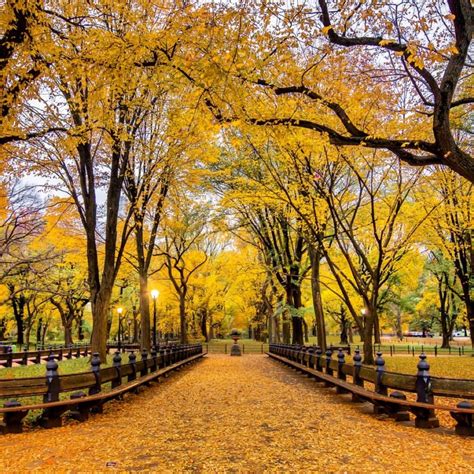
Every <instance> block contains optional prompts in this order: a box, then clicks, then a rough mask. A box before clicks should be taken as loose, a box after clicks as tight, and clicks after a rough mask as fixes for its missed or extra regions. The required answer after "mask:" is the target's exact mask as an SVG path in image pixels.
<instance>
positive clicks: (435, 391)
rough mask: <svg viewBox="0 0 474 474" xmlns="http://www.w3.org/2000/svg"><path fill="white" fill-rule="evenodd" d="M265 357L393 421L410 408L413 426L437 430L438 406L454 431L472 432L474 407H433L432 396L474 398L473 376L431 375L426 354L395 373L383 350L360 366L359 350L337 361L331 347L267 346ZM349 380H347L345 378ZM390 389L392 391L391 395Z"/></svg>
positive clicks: (405, 417) (340, 354) (464, 403)
mask: <svg viewBox="0 0 474 474" xmlns="http://www.w3.org/2000/svg"><path fill="white" fill-rule="evenodd" d="M268 355H270V356H271V357H274V358H277V359H278V360H280V361H281V362H284V363H289V364H290V365H292V366H294V367H296V368H299V369H302V370H303V371H305V372H307V373H309V374H310V375H312V376H314V377H315V378H316V379H320V380H322V381H324V382H325V383H326V385H327V386H329V387H330V386H335V387H336V389H337V393H352V397H353V398H352V399H353V401H361V400H362V401H369V402H371V403H372V404H373V405H374V411H375V412H376V413H387V414H389V415H390V416H393V417H394V418H395V420H397V421H402V420H403V421H407V420H408V419H409V412H411V413H413V414H414V415H415V417H416V418H415V425H416V426H418V427H422V428H435V427H438V426H439V420H438V418H437V417H436V415H435V411H436V410H445V411H446V410H447V411H449V412H450V414H451V416H452V417H453V418H454V419H455V420H456V422H457V425H456V432H457V433H459V434H462V435H468V436H474V428H473V416H474V405H473V403H471V402H470V401H468V400H463V401H461V402H459V403H458V404H457V406H441V405H435V403H434V400H435V398H434V397H435V396H440V397H448V398H464V399H474V380H469V379H450V378H444V377H431V376H430V374H429V368H430V366H429V364H428V362H427V360H426V359H427V356H426V354H421V355H420V361H419V362H418V365H417V369H418V371H417V374H416V375H407V374H399V373H395V372H388V371H386V370H385V361H384V359H383V357H382V353H381V352H378V353H377V358H376V361H375V364H376V367H375V368H374V367H371V366H365V365H362V357H361V355H360V350H359V349H356V350H355V351H354V356H353V358H352V362H353V363H352V364H350V363H347V362H346V360H345V354H344V351H342V350H340V351H338V354H337V360H335V359H333V358H332V355H333V352H332V351H331V350H328V351H326V352H325V353H323V351H322V350H321V349H320V348H318V347H305V346H298V345H286V344H270V348H269V352H268ZM348 376H349V377H350V378H351V379H352V382H351V383H349V382H348V381H347V377H348ZM365 382H369V383H371V384H373V385H374V387H375V389H374V390H373V391H371V390H368V389H366V388H364V383H365ZM389 389H391V390H394V391H393V392H391V393H390V394H389ZM400 390H401V391H403V392H408V393H415V394H416V401H411V400H407V397H406V395H405V394H404V393H401V392H400Z"/></svg>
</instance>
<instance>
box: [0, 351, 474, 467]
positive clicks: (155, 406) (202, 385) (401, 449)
mask: <svg viewBox="0 0 474 474" xmlns="http://www.w3.org/2000/svg"><path fill="white" fill-rule="evenodd" d="M32 470H36V471H44V472H64V471H68V472H97V471H100V472H111V471H158V472H182V471H190V472H227V471H229V472H251V473H254V472H263V471H279V472H303V471H304V472H308V471H316V472H358V473H359V472H390V473H393V472H405V473H406V472H415V471H417V472H420V471H422V472H429V471H432V472H457V473H461V472H463V473H464V472H465V473H474V439H467V438H461V437H459V436H456V435H454V434H453V433H452V431H447V430H443V429H437V430H434V431H433V430H431V431H425V430H420V429H416V428H414V426H413V423H409V424H406V423H404V424H397V423H395V422H394V421H392V420H390V419H387V418H384V417H376V416H374V415H372V414H370V410H369V408H368V407H364V406H362V407H361V406H360V405H356V404H352V403H351V402H349V401H348V398H345V397H341V396H336V395H335V394H334V392H333V391H332V390H330V389H327V388H323V387H321V385H319V384H316V383H315V382H314V381H312V380H310V379H308V378H305V377H303V376H302V375H299V374H297V373H295V372H293V371H291V370H290V369H288V368H286V367H283V366H281V365H280V364H278V363H277V362H275V361H272V360H270V359H268V358H267V357H266V356H264V355H245V356H243V357H230V356H228V355H210V356H208V357H206V358H205V359H204V360H203V361H202V362H199V363H198V364H195V365H193V366H191V367H190V368H187V369H185V370H183V371H182V372H180V373H177V374H175V375H173V376H171V377H170V378H168V379H165V381H164V382H163V383H159V384H154V385H153V386H152V387H150V388H147V389H145V390H143V392H141V393H140V394H139V395H129V396H128V397H127V398H126V399H125V400H124V401H121V402H112V403H109V404H107V405H106V406H105V408H104V413H103V414H101V415H95V416H92V417H91V418H90V420H89V421H87V422H86V423H82V424H78V423H76V422H68V423H67V424H66V425H65V426H64V427H62V428H56V429H52V430H44V429H35V430H30V431H27V432H25V433H23V434H19V435H6V436H2V437H0V472H2V473H4V472H15V473H19V472H26V471H32Z"/></svg>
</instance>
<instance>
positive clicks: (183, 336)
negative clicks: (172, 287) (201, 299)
mask: <svg viewBox="0 0 474 474" xmlns="http://www.w3.org/2000/svg"><path fill="white" fill-rule="evenodd" d="M179 323H180V342H181V344H187V343H188V331H187V326H186V295H184V294H181V295H180V296H179Z"/></svg>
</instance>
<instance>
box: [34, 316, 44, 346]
mask: <svg viewBox="0 0 474 474" xmlns="http://www.w3.org/2000/svg"><path fill="white" fill-rule="evenodd" d="M42 329H43V318H39V319H38V325H37V326H36V344H41V333H42Z"/></svg>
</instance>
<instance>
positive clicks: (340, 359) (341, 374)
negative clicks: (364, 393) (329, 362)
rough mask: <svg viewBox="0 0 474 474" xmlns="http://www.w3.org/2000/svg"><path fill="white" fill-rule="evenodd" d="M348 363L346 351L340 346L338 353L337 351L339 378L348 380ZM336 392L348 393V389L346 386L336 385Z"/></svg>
mask: <svg viewBox="0 0 474 474" xmlns="http://www.w3.org/2000/svg"><path fill="white" fill-rule="evenodd" d="M345 363H346V361H345V356H344V351H343V350H342V347H340V348H339V350H338V353H337V378H338V379H339V380H344V381H345V380H346V379H347V377H346V374H345V373H344V370H343V369H344V364H345ZM336 393H348V391H347V390H346V389H345V388H342V387H339V386H337V385H336Z"/></svg>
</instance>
